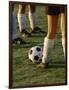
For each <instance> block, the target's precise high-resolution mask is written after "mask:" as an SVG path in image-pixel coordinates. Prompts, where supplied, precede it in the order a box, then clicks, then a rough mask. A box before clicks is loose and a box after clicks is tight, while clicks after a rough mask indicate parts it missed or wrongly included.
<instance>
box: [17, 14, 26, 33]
mask: <svg viewBox="0 0 69 90" xmlns="http://www.w3.org/2000/svg"><path fill="white" fill-rule="evenodd" d="M17 19H18V24H19V29H20V32H21V31H22V29H26V14H19V13H18V16H17Z"/></svg>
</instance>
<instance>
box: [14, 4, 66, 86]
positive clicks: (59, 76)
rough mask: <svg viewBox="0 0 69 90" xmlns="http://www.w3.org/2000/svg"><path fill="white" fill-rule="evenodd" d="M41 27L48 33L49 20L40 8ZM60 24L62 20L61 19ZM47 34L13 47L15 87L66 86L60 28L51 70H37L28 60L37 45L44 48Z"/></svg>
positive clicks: (50, 57) (38, 8)
mask: <svg viewBox="0 0 69 90" xmlns="http://www.w3.org/2000/svg"><path fill="white" fill-rule="evenodd" d="M36 13H37V14H38V18H39V24H38V25H39V26H40V28H41V29H42V30H44V31H46V32H47V20H46V15H45V13H44V7H43V6H38V7H37V12H36ZM59 22H60V18H59ZM27 30H28V31H30V28H29V21H28V19H27ZM18 34H19V31H18ZM45 35H46V34H36V35H33V37H29V38H27V39H26V42H27V44H23V45H16V46H13V87H20V86H29V85H30V86H31V85H34V86H35V85H51V84H64V83H65V82H66V78H65V77H66V76H65V75H66V74H65V61H64V56H63V51H62V45H61V34H60V26H59V24H58V32H57V34H56V38H55V47H54V49H53V51H51V54H50V55H49V60H50V64H49V68H47V69H41V68H37V67H36V64H33V63H32V62H31V61H30V60H29V59H28V50H29V49H30V48H31V47H32V46H35V45H40V46H43V41H44V37H45Z"/></svg>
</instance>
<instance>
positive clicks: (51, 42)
mask: <svg viewBox="0 0 69 90" xmlns="http://www.w3.org/2000/svg"><path fill="white" fill-rule="evenodd" d="M54 41H55V39H49V38H47V37H45V39H44V45H47V46H46V47H48V48H53V46H54Z"/></svg>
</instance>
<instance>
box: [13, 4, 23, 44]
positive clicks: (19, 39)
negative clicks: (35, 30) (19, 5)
mask: <svg viewBox="0 0 69 90" xmlns="http://www.w3.org/2000/svg"><path fill="white" fill-rule="evenodd" d="M16 16H17V13H16V5H13V20H12V21H13V38H12V40H13V43H14V44H17V42H19V44H24V43H25V42H24V41H23V40H22V39H21V38H20V37H17V36H16V33H17V24H16V21H17V20H16Z"/></svg>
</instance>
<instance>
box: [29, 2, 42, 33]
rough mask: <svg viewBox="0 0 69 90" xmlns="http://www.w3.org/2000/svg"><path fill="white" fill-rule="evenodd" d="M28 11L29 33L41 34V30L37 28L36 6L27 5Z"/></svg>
mask: <svg viewBox="0 0 69 90" xmlns="http://www.w3.org/2000/svg"><path fill="white" fill-rule="evenodd" d="M28 9H29V13H28V15H29V21H30V28H31V30H32V31H31V33H37V32H42V31H41V29H40V28H39V27H38V18H37V14H36V5H35V4H29V6H28Z"/></svg>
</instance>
